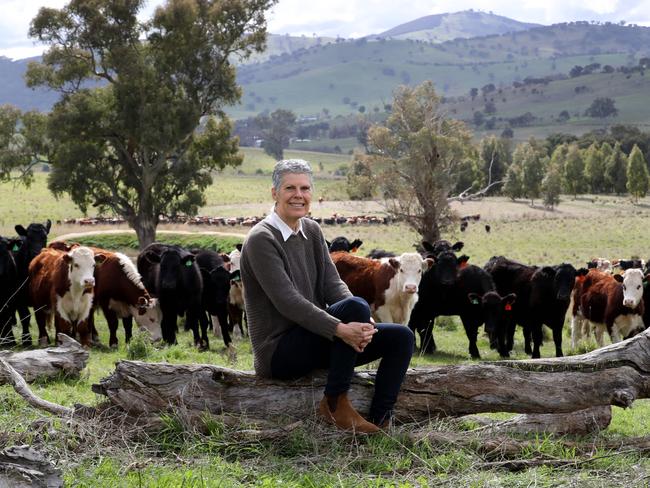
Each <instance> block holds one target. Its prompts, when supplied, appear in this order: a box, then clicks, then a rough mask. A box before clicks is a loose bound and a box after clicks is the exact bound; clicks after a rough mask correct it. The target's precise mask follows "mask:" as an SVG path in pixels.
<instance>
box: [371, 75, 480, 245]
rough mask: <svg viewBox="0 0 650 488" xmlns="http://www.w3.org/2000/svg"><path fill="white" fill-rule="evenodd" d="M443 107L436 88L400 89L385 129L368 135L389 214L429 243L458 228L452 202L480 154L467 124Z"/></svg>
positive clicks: (426, 85) (373, 129) (424, 85)
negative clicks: (469, 163)
mask: <svg viewBox="0 0 650 488" xmlns="http://www.w3.org/2000/svg"><path fill="white" fill-rule="evenodd" d="M439 106H440V98H439V97H438V95H437V94H436V92H435V90H434V87H433V84H432V83H431V82H429V81H426V82H424V83H422V84H421V85H419V86H417V87H409V86H400V87H399V88H398V89H397V90H396V92H395V94H394V98H393V103H392V113H391V115H390V116H389V117H388V119H387V120H386V122H385V125H383V126H379V125H375V126H372V127H371V128H370V130H369V132H368V141H369V144H368V146H369V150H370V153H371V154H372V155H373V159H374V164H375V166H376V167H377V168H378V169H379V173H380V174H379V178H378V179H379V182H380V186H381V190H382V193H383V196H384V197H385V201H386V206H387V210H388V211H389V213H391V214H392V215H394V216H397V217H400V218H403V219H405V221H406V222H407V223H408V224H409V225H410V226H411V227H412V228H413V229H414V230H416V231H417V232H418V233H419V234H420V235H421V236H422V238H424V239H426V240H428V241H435V240H437V239H440V235H441V231H442V230H443V229H445V228H446V227H447V226H449V225H450V224H451V223H452V222H453V214H452V212H451V209H450V207H449V201H448V198H449V197H450V193H451V191H452V189H453V188H454V185H455V180H456V178H457V176H458V171H459V169H460V168H461V166H462V163H463V161H464V160H465V158H466V157H467V156H468V154H471V153H475V152H476V151H475V149H474V147H473V145H472V142H471V134H470V132H469V131H468V130H467V128H466V127H465V124H463V123H462V122H460V121H458V120H453V119H450V118H447V117H446V116H445V115H443V113H442V112H441V111H440V110H439ZM474 156H476V155H475V154H474ZM474 159H476V158H475V157H474Z"/></svg>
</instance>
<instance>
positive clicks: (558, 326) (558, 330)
mask: <svg viewBox="0 0 650 488" xmlns="http://www.w3.org/2000/svg"><path fill="white" fill-rule="evenodd" d="M563 326H564V323H563V322H559V323H555V324H552V326H551V330H552V331H553V342H554V343H555V357H558V358H561V357H562V356H564V354H563V353H562V330H563V329H564V327H563Z"/></svg>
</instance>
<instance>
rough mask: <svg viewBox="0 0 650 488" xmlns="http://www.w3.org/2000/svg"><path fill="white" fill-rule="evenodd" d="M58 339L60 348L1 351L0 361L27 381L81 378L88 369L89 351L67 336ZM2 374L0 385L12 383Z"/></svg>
mask: <svg viewBox="0 0 650 488" xmlns="http://www.w3.org/2000/svg"><path fill="white" fill-rule="evenodd" d="M57 338H58V341H59V343H60V344H61V345H60V346H56V347H48V348H45V349H34V350H29V351H20V352H10V351H0V359H3V360H5V361H6V362H7V363H9V364H10V365H11V366H12V367H13V368H14V369H15V370H16V371H17V372H18V373H20V375H21V376H22V377H23V378H24V379H25V381H34V380H35V379H36V378H43V377H46V378H52V377H57V376H61V375H63V376H71V377H77V376H79V372H80V371H81V370H82V369H84V368H85V367H86V363H87V361H88V351H86V350H85V349H84V348H83V347H82V346H81V344H79V343H78V342H77V341H75V340H74V339H72V338H71V337H69V336H67V335H65V334H59V335H58V337H57ZM0 373H1V374H0V384H5V383H12V379H11V377H10V376H9V375H7V374H6V373H4V372H0Z"/></svg>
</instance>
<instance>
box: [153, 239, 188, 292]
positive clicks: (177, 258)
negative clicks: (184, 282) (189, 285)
mask: <svg viewBox="0 0 650 488" xmlns="http://www.w3.org/2000/svg"><path fill="white" fill-rule="evenodd" d="M193 265H194V255H193V254H190V253H181V251H180V250H179V249H176V248H173V247H170V248H168V249H165V250H164V251H163V253H162V255H161V256H160V288H161V289H162V290H175V289H176V286H177V283H178V277H179V275H180V274H181V272H182V270H183V268H185V267H187V268H191V267H192V266H193Z"/></svg>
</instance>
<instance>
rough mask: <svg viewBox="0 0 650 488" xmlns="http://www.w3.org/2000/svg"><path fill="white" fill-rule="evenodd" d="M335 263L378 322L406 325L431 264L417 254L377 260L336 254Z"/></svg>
mask: <svg viewBox="0 0 650 488" xmlns="http://www.w3.org/2000/svg"><path fill="white" fill-rule="evenodd" d="M332 261H333V262H334V265H335V266H336V269H337V270H338V272H339V275H340V276H341V279H342V280H343V281H344V282H345V283H346V284H347V285H348V288H350V291H351V292H352V293H353V294H354V295H355V296H358V297H361V298H363V299H365V300H366V301H367V302H368V304H369V305H370V309H371V311H372V313H373V315H374V316H375V318H376V319H377V320H378V321H380V322H389V323H396V324H404V325H406V324H408V321H409V317H410V316H411V311H412V310H413V307H414V306H415V302H417V300H418V294H417V293H418V286H419V285H420V280H421V279H422V273H423V272H424V271H425V270H426V269H428V268H429V267H430V266H431V264H432V260H430V259H422V256H420V255H419V254H418V253H404V254H402V255H401V256H398V257H391V258H383V259H381V260H376V259H368V258H362V257H357V256H355V255H353V254H350V253H346V252H335V253H332Z"/></svg>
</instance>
